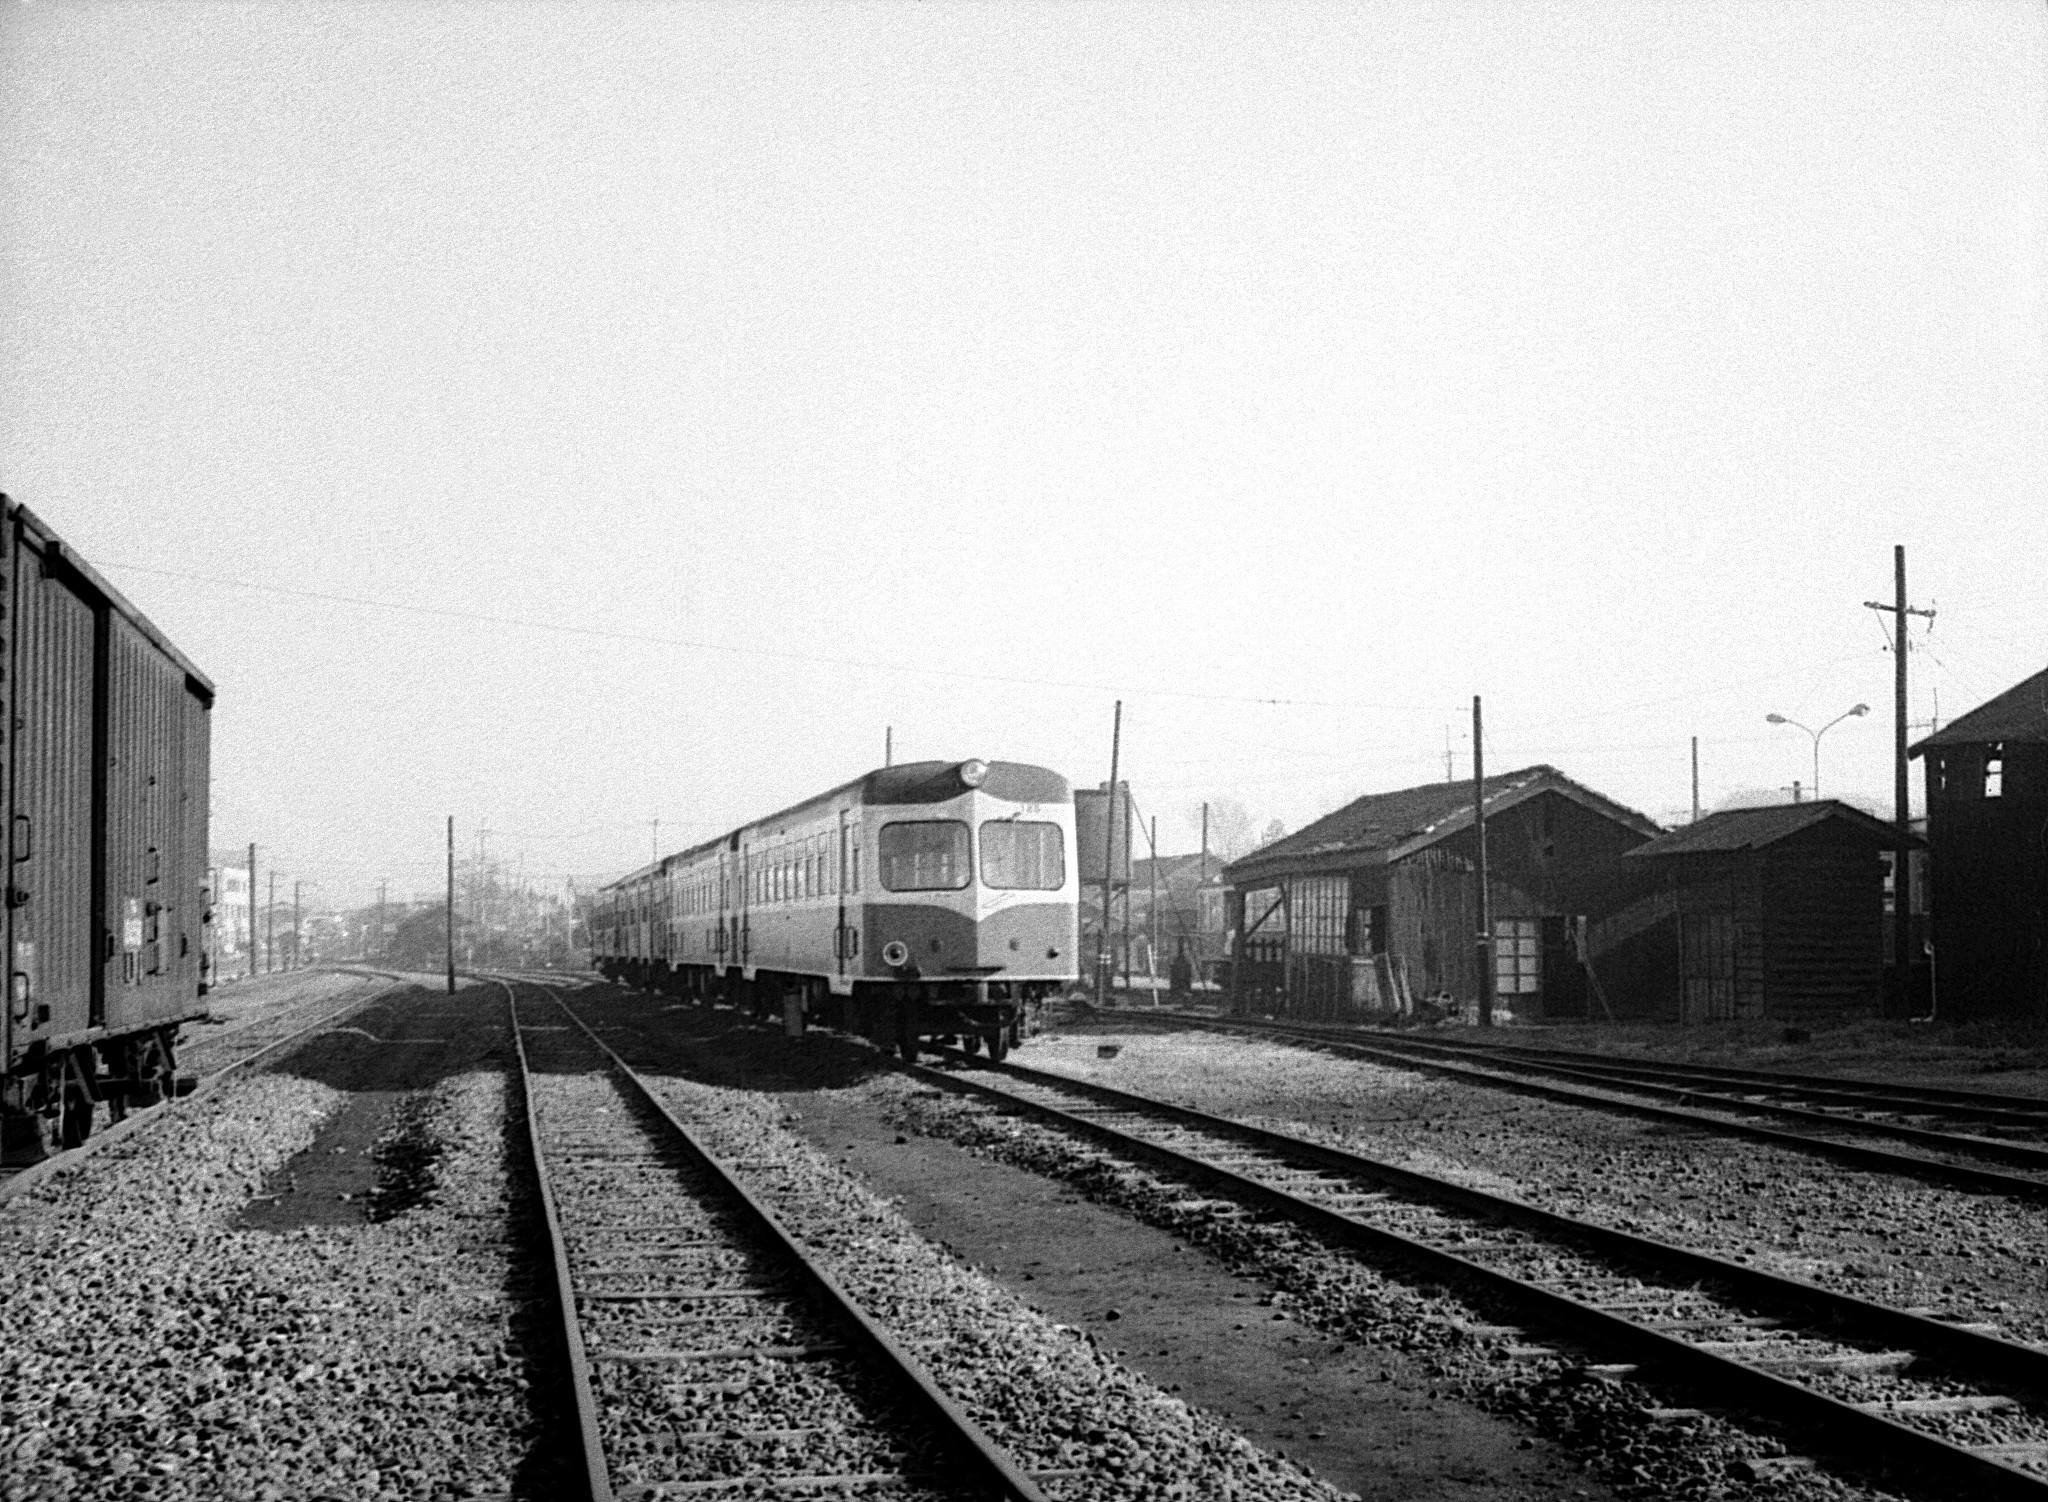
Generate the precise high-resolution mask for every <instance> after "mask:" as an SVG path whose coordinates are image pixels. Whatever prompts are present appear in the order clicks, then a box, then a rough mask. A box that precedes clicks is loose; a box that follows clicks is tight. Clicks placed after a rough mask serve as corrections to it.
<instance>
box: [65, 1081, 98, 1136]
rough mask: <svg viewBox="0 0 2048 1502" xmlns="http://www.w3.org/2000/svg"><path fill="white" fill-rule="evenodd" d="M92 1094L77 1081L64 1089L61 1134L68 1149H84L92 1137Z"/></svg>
mask: <svg viewBox="0 0 2048 1502" xmlns="http://www.w3.org/2000/svg"><path fill="white" fill-rule="evenodd" d="M92 1107H93V1099H92V1092H91V1091H90V1090H87V1089H86V1088H85V1086H83V1085H81V1084H78V1083H77V1082H76V1081H74V1082H72V1083H71V1084H69V1085H66V1086H65V1087H64V1116H63V1126H62V1127H61V1128H60V1134H61V1136H62V1139H63V1143H64V1146H66V1147H82V1146H84V1145H85V1139H86V1138H88V1137H90V1136H91V1135H92Z"/></svg>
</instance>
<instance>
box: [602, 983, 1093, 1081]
mask: <svg viewBox="0 0 2048 1502" xmlns="http://www.w3.org/2000/svg"><path fill="white" fill-rule="evenodd" d="M599 969H600V971H601V973H603V974H604V975H605V977H606V978H607V979H609V980H612V981H614V982H616V983H618V984H620V985H627V986H633V987H636V988H638V989H640V990H646V991H656V992H659V993H661V994H663V995H666V996H676V997H680V998H681V999H683V1000H685V1001H696V1002H700V1003H706V1004H708V1003H711V1002H724V1003H727V1004H729V1005H733V1006H737V1007H740V1008H741V1009H743V1010H745V1011H749V1012H751V1013H752V1014H753V1015H754V1016H756V1017H758V1018H761V1019H763V1020H768V1019H774V1018H779V1019H781V1021H782V1024H783V1027H784V1029H785V1031H787V1032H788V1033H790V1034H791V1035H792V1036H795V1035H799V1034H801V1033H802V1032H803V1031H804V1030H805V1029H806V1028H810V1027H823V1028H829V1029H830V1030H832V1031H834V1032H841V1033H852V1034H855V1035H857V1036H859V1037H863V1038H866V1039H867V1040H868V1041H869V1042H871V1043H873V1044H874V1045H875V1046H876V1047H877V1048H881V1049H885V1050H887V1049H893V1050H894V1051H895V1052H896V1053H898V1054H899V1055H900V1056H901V1057H902V1058H904V1059H905V1060H906V1061H909V1062H912V1063H914V1062H916V1059H917V1055H918V1052H919V1050H920V1049H921V1048H923V1047H925V1046H927V1045H954V1046H958V1047H960V1048H963V1049H965V1050H966V1051H967V1052H969V1053H977V1052H980V1051H981V1050H983V1049H986V1050H987V1051H988V1054H989V1056H990V1057H991V1058H994V1059H998V1060H1000V1059H1002V1058H1003V1057H1004V1056H1005V1055H1007V1054H1008V1053H1009V1051H1010V1050H1011V1049H1012V1048H1014V1047H1015V1046H1016V1045H1017V1044H1019V1043H1021V1042H1022V1041H1023V1040H1024V1038H1025V1036H1026V1035H1027V1034H1029V1033H1031V1032H1033V1031H1035V1030H1036V1028H1037V1025H1038V1016H1039V1010H1040V1007H1041V1006H1042V1004H1043V1003H1044V1001H1045V999H1046V998H1047V997H1048V996H1051V995H1053V994H1054V993H1056V992H1057V991H1058V990H1059V989H1060V986H1061V984H1062V983H1061V982H1060V981H1056V980H1025V981H1004V980H981V979H975V980H909V981H855V982H854V988H853V994H852V995H851V996H839V995H835V994H833V992H832V989H831V987H830V985H829V984H828V983H827V982H826V981H825V979H824V978H823V977H821V976H815V975H792V974H785V973H783V972H780V971H771V970H757V971H755V972H754V978H753V979H752V980H748V979H747V978H746V977H745V976H744V975H743V974H742V973H741V971H740V970H738V969H737V968H728V969H727V970H726V971H725V973H724V974H723V975H721V974H719V973H718V971H717V970H716V969H715V968H714V967H712V966H709V965H683V966H670V965H668V964H667V963H666V962H664V961H660V960H652V961H649V960H623V959H613V960H607V961H604V962H601V964H600V965H599Z"/></svg>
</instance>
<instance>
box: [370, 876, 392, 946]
mask: <svg viewBox="0 0 2048 1502" xmlns="http://www.w3.org/2000/svg"><path fill="white" fill-rule="evenodd" d="M390 885H391V883H390V882H388V881H380V882H378V883H377V953H378V954H380V955H381V954H383V953H384V889H385V888H386V887H388V886H390ZM365 958H368V956H365Z"/></svg>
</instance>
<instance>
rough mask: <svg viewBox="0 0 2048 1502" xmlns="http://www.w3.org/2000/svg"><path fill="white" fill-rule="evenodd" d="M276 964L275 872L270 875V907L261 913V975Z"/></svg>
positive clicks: (268, 972) (267, 972)
mask: <svg viewBox="0 0 2048 1502" xmlns="http://www.w3.org/2000/svg"><path fill="white" fill-rule="evenodd" d="M276 963H277V872H276V871H274V870H273V871H272V872H271V873H270V905H269V906H268V907H267V908H265V909H264V911H263V973H264V974H265V975H268V974H270V967H271V966H272V965H275V964H276Z"/></svg>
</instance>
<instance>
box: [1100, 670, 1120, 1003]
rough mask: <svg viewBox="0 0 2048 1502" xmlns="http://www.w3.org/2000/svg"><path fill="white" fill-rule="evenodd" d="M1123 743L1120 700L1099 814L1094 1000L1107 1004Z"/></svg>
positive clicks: (1110, 738)
mask: <svg viewBox="0 0 2048 1502" xmlns="http://www.w3.org/2000/svg"><path fill="white" fill-rule="evenodd" d="M1123 745H1124V701H1123V700H1121V699H1119V700H1117V701H1116V719H1115V721H1114V722H1113V724H1112V726H1111V729H1110V732H1109V805H1108V807H1107V808H1105V809H1104V810H1103V818H1102V935H1101V937H1100V939H1099V940H1098V941H1097V943H1096V945H1095V1004H1096V1005H1097V1006H1098V1007H1106V1006H1108V1005H1109V920H1110V911H1109V905H1110V901H1111V893H1112V892H1113V891H1114V890H1115V882H1116V774H1117V758H1118V757H1119V756H1120V755H1121V754H1122V752H1123Z"/></svg>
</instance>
